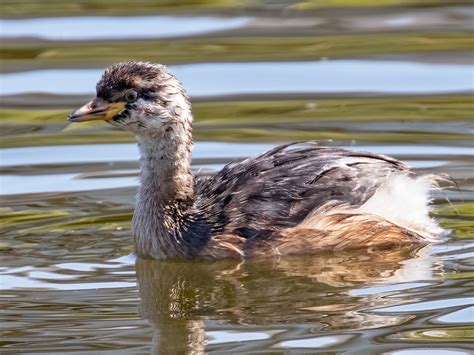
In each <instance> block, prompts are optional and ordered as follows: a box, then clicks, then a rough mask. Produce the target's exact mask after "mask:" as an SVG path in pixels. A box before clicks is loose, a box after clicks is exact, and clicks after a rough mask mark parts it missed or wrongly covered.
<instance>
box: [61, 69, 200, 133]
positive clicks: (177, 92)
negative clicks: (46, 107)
mask: <svg viewBox="0 0 474 355" xmlns="http://www.w3.org/2000/svg"><path fill="white" fill-rule="evenodd" d="M190 110H191V105H190V103H189V100H188V97H187V95H186V92H185V90H184V89H183V87H182V85H181V83H180V82H179V81H178V80H177V79H176V78H175V77H174V76H173V75H172V74H170V73H169V72H168V70H167V69H166V67H165V66H164V65H160V64H153V63H148V62H124V63H117V64H113V65H112V66H110V67H109V68H107V69H106V70H105V71H104V73H103V74H102V77H101V78H100V80H99V82H98V83H97V86H96V97H95V98H94V99H93V100H91V101H90V102H88V103H87V104H85V105H84V106H82V107H81V108H79V109H77V110H75V111H74V112H72V113H71V114H70V115H69V117H68V120H69V121H70V122H82V121H91V120H104V121H106V122H108V123H110V124H112V125H114V126H117V127H120V128H122V129H125V130H128V131H131V132H133V133H135V134H137V135H139V136H152V137H155V136H157V135H159V134H160V133H162V132H164V131H165V130H166V129H168V127H169V126H173V125H176V124H185V125H190V124H191V121H192V116H191V112H190Z"/></svg>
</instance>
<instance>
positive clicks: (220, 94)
mask: <svg viewBox="0 0 474 355" xmlns="http://www.w3.org/2000/svg"><path fill="white" fill-rule="evenodd" d="M130 5H131V3H130V2H129V1H125V0H116V1H114V4H113V5H111V3H110V2H106V1H102V0H96V1H93V2H92V1H75V2H57V1H52V0H44V1H42V2H37V1H33V0H25V1H22V2H17V1H13V0H5V1H3V2H2V16H4V19H2V20H1V21H0V30H1V34H2V65H1V67H0V85H1V86H0V89H1V95H2V100H1V103H0V137H1V139H0V174H1V176H0V192H1V205H0V212H1V215H0V228H1V239H0V245H1V248H0V274H1V275H0V284H1V289H2V292H1V293H0V307H1V309H2V312H1V314H2V320H1V324H2V327H1V332H2V337H1V343H0V344H1V346H2V348H1V349H0V352H1V353H2V354H3V353H5V354H7V353H8V354H10V353H22V354H24V353H42V354H50V353H55V352H60V353H70V352H71V353H72V352H74V353H86V352H88V353H94V354H96V353H110V354H117V353H121V354H122V353H123V354H142V353H150V352H151V353H163V354H180V353H195V354H199V353H204V352H206V353H207V352H210V353H212V352H216V353H221V352H229V353H233V354H235V353H256V352H262V353H287V352H293V353H298V354H299V353H303V352H308V353H350V354H398V355H402V354H403V355H405V354H409V355H412V354H426V355H431V354H443V355H444V354H469V353H472V351H474V349H473V346H472V340H473V336H474V327H473V320H474V306H473V294H472V290H473V275H474V258H473V257H474V242H473V241H474V239H473V234H474V233H473V232H474V177H473V163H474V158H473V151H474V149H473V148H474V147H473V140H472V134H473V130H474V125H473V108H474V107H473V106H474V105H473V99H472V89H473V81H474V74H473V63H472V52H471V50H472V47H473V44H474V41H473V37H472V23H473V22H474V20H473V16H474V10H473V8H472V7H470V5H469V2H468V1H450V2H444V1H437V0H423V1H421V0H380V1H370V0H369V1H339V0H338V1H336V0H317V1H316V0H308V1H271V2H270V1H267V2H252V1H240V0H236V1H219V0H216V1H199V2H192V1H178V2H173V1H167V2H164V1H163V2H152V1H148V0H143V1H140V2H137V3H136V4H134V6H130ZM130 59H140V60H150V61H154V62H161V63H164V64H166V65H168V66H169V67H170V69H171V71H172V72H173V73H175V74H176V75H177V76H178V77H179V79H180V80H182V82H183V83H184V84H185V86H186V87H187V88H188V89H189V93H190V95H191V99H192V101H193V110H194V114H195V118H196V122H195V132H194V133H195V139H196V145H195V149H194V154H193V170H194V171H195V172H196V173H197V174H206V173H210V172H213V171H216V170H218V169H220V168H221V167H222V166H223V165H224V164H226V163H228V162H230V161H235V160H240V159H243V158H245V157H248V156H251V155H255V154H258V153H260V152H262V151H265V150H267V149H269V148H271V147H273V146H275V145H276V144H279V143H282V142H289V141H296V140H306V139H315V140H319V141H321V142H322V143H323V144H328V145H333V146H341V147H346V148H348V149H354V150H366V151H373V152H377V153H381V154H388V155H392V156H395V157H397V158H399V159H403V160H406V161H407V162H408V163H409V164H410V165H411V166H412V167H413V168H414V169H415V170H416V171H418V172H427V173H443V174H448V175H449V176H450V177H451V179H452V180H453V181H454V184H446V186H445V189H444V190H440V191H436V193H435V195H434V196H433V198H434V205H435V208H434V210H433V215H434V217H435V218H437V219H438V220H439V221H440V223H441V224H442V225H443V226H444V227H445V228H447V229H451V230H452V233H451V235H450V236H449V237H448V238H447V240H446V241H444V242H443V243H441V244H437V245H430V246H425V247H419V248H415V247H412V248H407V247H404V248H398V249H394V250H359V251H354V252H338V253H325V254H322V255H317V256H305V257H298V258H296V257H291V258H281V259H278V260H273V259H272V260H251V261H246V262H238V261H219V262H201V261H194V262H176V261H174V262H158V261H150V260H136V258H135V257H134V256H133V250H132V240H131V233H130V219H131V215H132V213H133V208H134V193H135V189H136V186H137V184H138V164H137V159H138V151H137V148H136V145H135V143H134V138H133V137H132V136H131V135H129V134H128V133H126V132H122V131H118V130H115V129H113V128H111V127H110V126H108V125H104V124H101V123H95V122H92V123H90V124H89V123H87V124H82V125H68V124H67V122H66V120H65V117H66V115H67V113H68V112H70V111H71V110H72V109H74V108H76V107H78V106H79V105H80V104H82V103H83V102H85V100H87V99H89V98H90V97H91V96H92V95H94V87H95V82H96V81H97V79H98V76H99V75H100V73H101V71H102V69H103V67H104V66H106V65H108V64H110V63H112V62H115V61H121V60H130Z"/></svg>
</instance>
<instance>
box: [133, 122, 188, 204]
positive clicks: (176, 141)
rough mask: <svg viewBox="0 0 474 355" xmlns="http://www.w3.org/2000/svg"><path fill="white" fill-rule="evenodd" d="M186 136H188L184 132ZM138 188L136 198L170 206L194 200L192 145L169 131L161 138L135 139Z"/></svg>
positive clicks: (186, 138)
mask: <svg viewBox="0 0 474 355" xmlns="http://www.w3.org/2000/svg"><path fill="white" fill-rule="evenodd" d="M185 133H187V132H185ZM138 142H139V147H140V153H141V158H140V165H141V186H140V190H139V193H140V195H139V197H140V198H141V199H153V200H154V201H155V203H160V204H163V205H165V206H169V205H170V204H173V203H174V202H176V201H178V202H179V201H183V202H184V201H191V200H192V199H193V194H194V191H193V176H192V173H191V149H192V141H191V137H190V134H189V137H188V136H187V134H186V135H185V136H183V135H182V132H181V133H180V132H176V129H171V130H169V131H167V132H165V133H164V134H163V135H162V136H161V137H138Z"/></svg>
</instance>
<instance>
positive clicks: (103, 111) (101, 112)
mask: <svg viewBox="0 0 474 355" xmlns="http://www.w3.org/2000/svg"><path fill="white" fill-rule="evenodd" d="M124 108H125V102H108V101H105V100H103V99H100V98H97V97H96V98H95V99H94V100H92V101H90V102H88V103H87V104H85V105H84V106H82V107H81V108H79V109H77V110H76V111H74V112H72V113H71V114H70V115H69V116H68V120H69V121H70V122H83V121H92V120H104V121H110V120H112V119H113V118H114V117H115V116H116V115H117V114H118V113H120V112H121V111H122V110H123V109H124Z"/></svg>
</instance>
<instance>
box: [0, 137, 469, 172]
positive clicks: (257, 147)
mask: <svg viewBox="0 0 474 355" xmlns="http://www.w3.org/2000/svg"><path fill="white" fill-rule="evenodd" d="M321 144H322V145H325V144H324V142H322V143H321ZM275 146H276V145H275V144H269V143H225V142H196V143H195V145H194V150H193V159H201V158H212V159H226V160H229V161H231V160H234V159H237V158H246V157H249V156H254V155H257V154H260V153H263V152H265V151H267V150H269V149H271V148H273V147H275ZM343 148H346V149H351V150H357V151H366V152H374V153H377V154H386V155H395V156H397V155H403V156H420V155H430V156H437V155H454V156H471V155H472V148H471V147H453V146H437V145H423V146H421V145H414V144H413V145H412V144H406V145H391V146H382V145H354V146H343ZM138 159H139V153H138V148H137V145H136V144H135V143H129V144H88V145H66V146H43V147H21V148H5V149H0V167H6V166H8V167H12V166H22V165H43V164H77V163H99V162H100V163H103V162H107V163H114V162H125V161H138ZM440 162H441V161H439V160H435V161H433V162H432V163H433V164H434V165H439V164H440ZM412 165H416V163H415V164H412ZM428 165H429V164H428V163H427V161H426V160H421V164H420V166H419V167H427V166H428Z"/></svg>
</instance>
